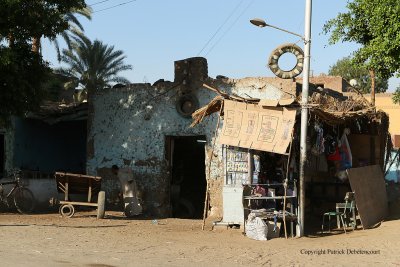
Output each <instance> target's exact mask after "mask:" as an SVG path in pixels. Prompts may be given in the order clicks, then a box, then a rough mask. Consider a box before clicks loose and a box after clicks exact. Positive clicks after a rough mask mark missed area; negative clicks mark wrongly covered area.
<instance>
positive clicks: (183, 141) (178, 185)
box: [166, 135, 207, 219]
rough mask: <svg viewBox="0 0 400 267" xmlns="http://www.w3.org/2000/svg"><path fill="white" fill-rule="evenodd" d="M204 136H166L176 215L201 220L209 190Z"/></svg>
mask: <svg viewBox="0 0 400 267" xmlns="http://www.w3.org/2000/svg"><path fill="white" fill-rule="evenodd" d="M205 142H206V137H205V136H202V135H200V136H167V137H166V159H167V162H168V165H169V166H168V168H169V173H170V203H171V207H172V210H171V211H172V216H173V217H175V218H191V219H200V218H202V216H203V209H204V196H205V193H206V186H207V183H206V174H205V147H204V145H205Z"/></svg>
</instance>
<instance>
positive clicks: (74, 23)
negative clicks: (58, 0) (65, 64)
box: [50, 7, 92, 61]
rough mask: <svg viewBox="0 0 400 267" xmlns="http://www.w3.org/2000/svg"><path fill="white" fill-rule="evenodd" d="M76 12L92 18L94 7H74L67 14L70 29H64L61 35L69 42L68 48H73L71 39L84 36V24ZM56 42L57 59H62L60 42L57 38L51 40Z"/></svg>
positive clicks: (89, 18) (66, 18)
mask: <svg viewBox="0 0 400 267" xmlns="http://www.w3.org/2000/svg"><path fill="white" fill-rule="evenodd" d="M76 14H79V15H81V16H83V17H85V18H87V19H88V20H91V19H92V9H91V8H90V7H85V8H82V9H74V10H72V11H71V12H68V13H67V14H65V16H64V19H65V20H66V21H67V22H68V29H67V30H65V31H63V32H62V33H61V34H60V35H61V37H62V38H63V39H64V41H65V43H66V44H67V47H68V49H72V46H71V43H72V41H71V39H72V40H76V38H77V37H78V38H81V37H82V36H83V31H84V30H83V26H82V24H81V23H80V22H79V20H78V18H77V17H76ZM50 41H51V42H53V43H54V46H55V47H56V51H57V59H58V61H61V53H60V44H59V43H58V40H57V38H54V39H52V40H50Z"/></svg>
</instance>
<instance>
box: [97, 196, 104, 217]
mask: <svg viewBox="0 0 400 267" xmlns="http://www.w3.org/2000/svg"><path fill="white" fill-rule="evenodd" d="M105 204H106V192H104V191H100V192H99V195H98V196H97V219H103V218H104V213H105Z"/></svg>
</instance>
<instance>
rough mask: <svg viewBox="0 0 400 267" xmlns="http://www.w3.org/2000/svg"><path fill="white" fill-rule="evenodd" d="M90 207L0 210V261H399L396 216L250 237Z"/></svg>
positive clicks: (352, 263)
mask: <svg viewBox="0 0 400 267" xmlns="http://www.w3.org/2000/svg"><path fill="white" fill-rule="evenodd" d="M93 215H94V214H93V213H87V212H85V213H83V212H79V213H78V214H77V215H75V217H74V218H70V219H64V218H61V217H60V216H59V215H58V214H46V215H30V216H27V215H25V216H22V215H16V214H2V215H0V227H1V231H0V238H1V244H2V245H1V247H0V259H1V264H0V265H1V266H88V267H90V266H92V267H95V266H97V267H101V266H104V267H106V266H190V265H191V266H333V265H335V266H344V265H346V266H400V230H399V229H400V221H399V220H397V221H388V222H384V223H383V224H382V225H381V226H380V227H378V228H376V229H372V230H357V231H355V232H352V233H350V234H347V235H345V234H337V235H333V236H324V237H305V238H300V239H289V240H285V239H284V238H278V239H273V240H269V241H253V240H250V239H248V238H247V237H245V236H243V235H242V234H241V230H235V229H229V230H214V231H210V227H209V228H208V229H207V230H205V231H202V230H201V223H202V222H201V221H200V220H180V219H163V220H158V221H156V222H155V221H152V220H127V219H125V218H123V217H122V216H121V215H119V214H117V213H114V214H108V217H107V218H106V219H104V220H96V218H95V217H94V216H93ZM208 225H210V224H208ZM342 253H343V254H342ZM356 253H363V254H356ZM365 253H368V254H365Z"/></svg>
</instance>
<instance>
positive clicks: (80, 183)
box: [54, 172, 105, 219]
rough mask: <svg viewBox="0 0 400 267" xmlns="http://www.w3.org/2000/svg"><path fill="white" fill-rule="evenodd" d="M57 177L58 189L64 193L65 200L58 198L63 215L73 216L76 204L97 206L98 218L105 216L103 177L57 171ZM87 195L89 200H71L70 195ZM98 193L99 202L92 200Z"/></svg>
mask: <svg viewBox="0 0 400 267" xmlns="http://www.w3.org/2000/svg"><path fill="white" fill-rule="evenodd" d="M54 176H55V179H56V183H57V190H58V192H59V193H63V194H64V200H58V201H57V202H56V203H57V204H60V214H61V215H62V216H63V217H72V216H73V215H74V214H75V208H74V206H89V207H97V218H98V219H102V218H104V213H105V210H104V208H105V192H104V191H100V188H101V177H99V176H90V175H83V174H75V173H67V172H56V173H55V175H54ZM71 194H77V195H86V194H87V202H77V201H71V198H70V195H71ZM95 195H97V202H92V199H93V196H95Z"/></svg>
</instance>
